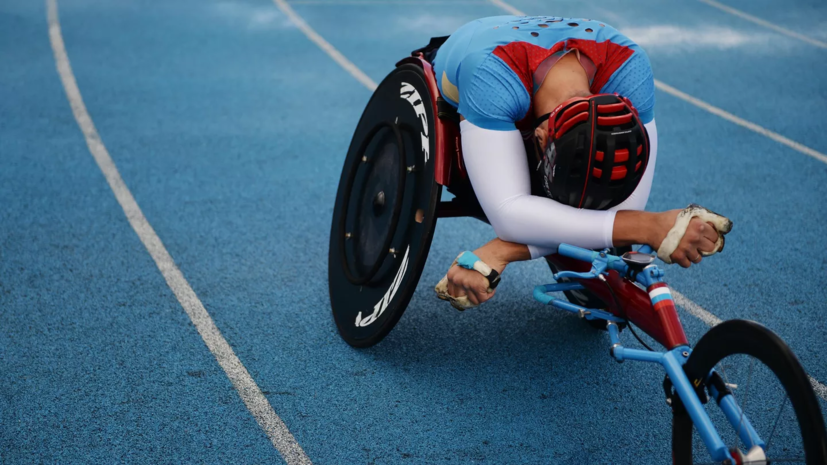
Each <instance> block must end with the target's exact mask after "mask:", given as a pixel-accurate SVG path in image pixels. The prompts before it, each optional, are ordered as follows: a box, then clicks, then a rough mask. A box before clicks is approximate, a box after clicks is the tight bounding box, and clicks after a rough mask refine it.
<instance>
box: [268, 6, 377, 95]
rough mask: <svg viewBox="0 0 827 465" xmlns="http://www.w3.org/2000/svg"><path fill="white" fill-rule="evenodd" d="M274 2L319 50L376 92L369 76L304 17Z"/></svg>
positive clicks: (288, 7)
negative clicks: (315, 29) (317, 31)
mask: <svg viewBox="0 0 827 465" xmlns="http://www.w3.org/2000/svg"><path fill="white" fill-rule="evenodd" d="M273 2H275V4H276V6H277V7H279V9H280V10H281V11H282V12H284V14H286V15H287V16H288V17H289V18H290V20H291V21H293V24H295V25H296V27H298V28H299V29H301V31H302V32H304V35H306V36H307V38H308V39H310V40H311V41H312V42H313V43H314V44H316V45H318V46H319V48H321V49H322V50H324V52H325V53H327V54H328V55H329V56H330V58H333V61H335V62H336V63H339V66H341V67H342V68H344V69H345V71H347V72H348V73H350V75H351V76H353V77H355V78H356V80H357V81H359V82H361V83H362V85H364V86H365V87H367V88H368V89H370V90H371V91H374V90H376V83H375V82H373V80H372V79H371V78H369V77H368V75H367V74H365V73H363V72H362V70H361V69H359V68H357V67H356V65H354V64H353V63H351V61H350V60H348V59H347V58H345V56H344V55H342V54H341V53H339V51H338V50H336V49H335V48H334V47H333V46H332V45H330V43H329V42H328V41H326V40H324V38H323V37H322V36H320V35H319V34H317V33H316V31H314V30H313V28H311V27H310V26H308V25H307V23H306V22H304V20H303V19H302V17H301V16H299V15H297V14H296V12H295V11H293V9H292V8H290V5H288V4H287V2H286V1H284V0H273Z"/></svg>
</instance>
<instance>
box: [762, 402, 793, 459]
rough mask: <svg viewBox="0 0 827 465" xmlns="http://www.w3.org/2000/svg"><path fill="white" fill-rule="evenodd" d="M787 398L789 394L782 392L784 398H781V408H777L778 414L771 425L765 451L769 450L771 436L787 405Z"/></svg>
mask: <svg viewBox="0 0 827 465" xmlns="http://www.w3.org/2000/svg"><path fill="white" fill-rule="evenodd" d="M787 399H789V396H787V395H786V394H784V399H782V400H781V408H779V409H778V415H777V416H776V417H775V423H773V425H772V432H771V433H770V437H769V438H768V439H767V449H766V451H767V452H769V451H770V444H771V443H772V437H773V435H774V434H775V428H776V427H777V426H778V420H780V419H781V412H783V411H784V407H786V406H787Z"/></svg>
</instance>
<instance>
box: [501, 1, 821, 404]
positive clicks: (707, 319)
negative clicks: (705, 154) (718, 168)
mask: <svg viewBox="0 0 827 465" xmlns="http://www.w3.org/2000/svg"><path fill="white" fill-rule="evenodd" d="M490 1H491V3H493V4H494V5H497V6H498V7H500V8H502V9H504V10H506V11H508V12H509V13H511V14H513V15H515V16H526V14H525V13H523V12H522V11H520V10H518V9H517V8H515V7H513V6H511V5H509V4H508V3H505V2H504V1H502V0H490ZM701 1H704V0H701ZM655 86H656V87H657V88H658V89H660V90H662V91H664V92H667V93H669V94H672V95H674V96H675V97H678V98H680V99H682V100H685V101H687V102H689V103H691V104H693V105H695V106H697V107H700V108H702V109H704V110H706V111H708V112H710V113H712V114H714V115H718V116H720V117H721V118H724V119H726V120H728V121H731V122H733V123H735V124H737V125H739V126H743V127H745V128H747V129H750V130H752V131H755V132H757V133H759V134H762V135H764V136H767V137H769V138H770V139H773V140H775V141H777V142H781V143H782V144H784V145H786V146H788V147H792V148H793V149H795V150H798V151H799V152H801V153H804V154H805V155H809V156H811V157H813V158H816V159H817V160H821V161H823V162H824V163H827V156H825V155H824V154H821V153H819V152H816V151H815V150H813V149H810V148H808V147H805V146H803V145H801V144H799V143H798V142H795V141H792V140H790V139H787V138H786V137H784V136H781V135H779V134H776V133H774V132H772V131H770V130H767V129H764V128H762V127H761V126H758V125H757V124H753V123H750V122H749V121H746V120H744V119H741V118H739V117H737V116H735V115H733V114H731V113H727V112H725V111H724V110H721V109H720V108H717V107H714V106H712V105H710V104H708V103H706V102H704V101H702V100H698V99H696V98H695V97H692V96H691V95H688V94H685V93H683V92H681V91H679V90H677V89H675V88H674V87H671V86H668V85H666V84H664V83H662V82H660V81H658V80H657V79H655ZM670 289H672V288H671V286H670ZM672 294H673V296H674V298H675V303H677V304H678V306H680V307H681V308H683V309H684V310H686V312H687V313H689V314H690V315H692V316H694V317H695V318H697V319H699V320H701V321H703V322H704V323H706V325H707V326H710V327H712V326H715V325H717V324H719V323H720V322H721V321H722V320H721V319H720V318H718V317H717V316H715V315H713V314H712V313H710V312H709V311H708V310H706V309H704V308H703V307H701V306H700V305H698V304H696V303H695V302H692V301H691V300H689V299H688V298H686V296H685V295H683V294H681V293H680V292H678V291H676V290H674V289H672ZM807 377H808V378H809V379H810V385H811V386H812V387H813V390H814V391H815V392H816V394H817V395H818V396H819V397H821V398H822V399H823V400H825V401H827V386H825V385H824V384H821V383H820V382H819V381H818V380H817V379H815V378H813V377H812V376H810V375H809V374H808V375H807Z"/></svg>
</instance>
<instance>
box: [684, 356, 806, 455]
mask: <svg viewBox="0 0 827 465" xmlns="http://www.w3.org/2000/svg"><path fill="white" fill-rule="evenodd" d="M714 370H715V373H718V374H719V376H720V377H721V381H723V383H724V384H725V385H726V386H727V388H728V389H729V390H730V391H731V392H732V394H731V396H732V398H733V399H734V400H735V401H736V402H737V404H738V405H739V406H740V407H741V415H738V416H737V417H736V418H735V419H734V423H735V425H737V426H735V425H733V420H731V419H728V418H727V417H726V415H725V414H724V411H723V409H722V408H721V407H720V405H719V403H718V399H715V398H713V392H714V391H713V390H712V389H709V388H708V393H709V395H710V401H709V402H708V403H707V406H706V407H707V408H706V410H707V413H708V414H709V417H710V420H712V423H713V424H714V425H715V427H716V429H717V430H718V432H719V434H720V435H721V439H722V440H723V441H724V444H726V446H727V449H729V451H730V454H731V455H732V456H733V458H734V459H735V461H736V464H734V465H739V464H743V465H746V464H751V465H759V464H770V463H791V464H794V463H807V461H806V456H805V451H804V444H803V440H802V437H801V431H800V427H799V423H798V419H797V418H796V415H795V412H794V411H793V409H792V408H791V406H790V399H789V394H788V393H787V392H786V390H785V388H784V386H783V385H782V384H781V382H780V381H779V379H778V378H777V377H776V376H775V374H774V373H773V372H772V370H771V369H770V368H769V367H768V366H767V365H765V364H764V363H763V362H761V361H760V360H758V359H757V358H756V357H753V356H750V355H746V354H733V355H730V356H728V357H726V358H724V359H722V360H720V361H719V362H718V363H717V364H716V365H715V368H714ZM753 430H754V433H753ZM745 436H746V438H747V440H746V441H749V442H750V443H747V442H746V441H745V440H744V437H745ZM692 443H693V456H694V457H697V461H696V462H694V463H696V464H705V463H709V464H712V463H718V464H720V462H712V461H710V459H709V453H708V452H707V450H706V446H705V445H704V443H703V441H702V440H701V438H700V436H699V434H698V432H697V430H694V432H693V441H692ZM757 443H763V447H761V446H759V445H758V444H757Z"/></svg>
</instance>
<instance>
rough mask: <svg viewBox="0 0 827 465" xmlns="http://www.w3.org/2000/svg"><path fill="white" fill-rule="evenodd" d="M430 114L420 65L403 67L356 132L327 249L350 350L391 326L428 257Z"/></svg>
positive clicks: (333, 300)
mask: <svg viewBox="0 0 827 465" xmlns="http://www.w3.org/2000/svg"><path fill="white" fill-rule="evenodd" d="M434 116H435V112H434V109H433V107H432V104H431V98H430V94H429V93H428V86H427V83H426V81H425V75H424V72H423V70H422V68H420V67H417V66H415V65H411V64H405V65H402V66H400V67H398V68H396V69H395V70H393V71H392V72H391V73H390V74H389V75H388V76H387V77H386V78H385V79H384V80H383V81H382V83H381V84H379V86H378V87H377V89H376V91H375V92H374V94H373V97H371V99H370V102H368V105H367V107H366V108H365V111H364V112H363V113H362V118H361V119H360V120H359V124H358V125H357V127H356V130H355V131H354V134H353V139H352V141H351V144H350V148H349V149H348V153H347V157H346V158H345V163H344V167H343V169H342V176H341V178H340V180H339V190H338V192H337V195H336V204H335V206H334V209H333V222H332V225H331V228H330V249H329V254H328V285H329V291H330V305H331V309H332V311H333V319H334V321H335V322H336V327H337V329H338V330H339V334H340V335H341V336H342V339H344V340H345V342H347V343H348V344H350V345H352V346H354V347H369V346H372V345H374V344H376V343H377V342H379V341H381V340H382V338H384V337H385V336H386V335H387V334H388V333H389V332H390V331H391V329H393V327H394V325H396V323H397V322H398V321H399V319H400V318H401V317H402V313H403V312H404V311H405V308H406V307H407V306H408V302H409V301H410V300H411V297H412V296H413V293H414V291H415V290H416V285H417V283H418V282H419V277H420V275H421V273H422V269H423V267H424V266H425V261H426V259H427V258H428V251H429V249H430V247H431V239H432V237H433V233H434V228H435V227H436V208H437V204H438V202H439V197H440V193H441V191H442V186H440V185H439V184H437V183H436V181H435V177H434V160H433V158H432V157H431V156H430V154H434V153H435V151H436V150H435V149H436V141H435V137H434Z"/></svg>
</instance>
